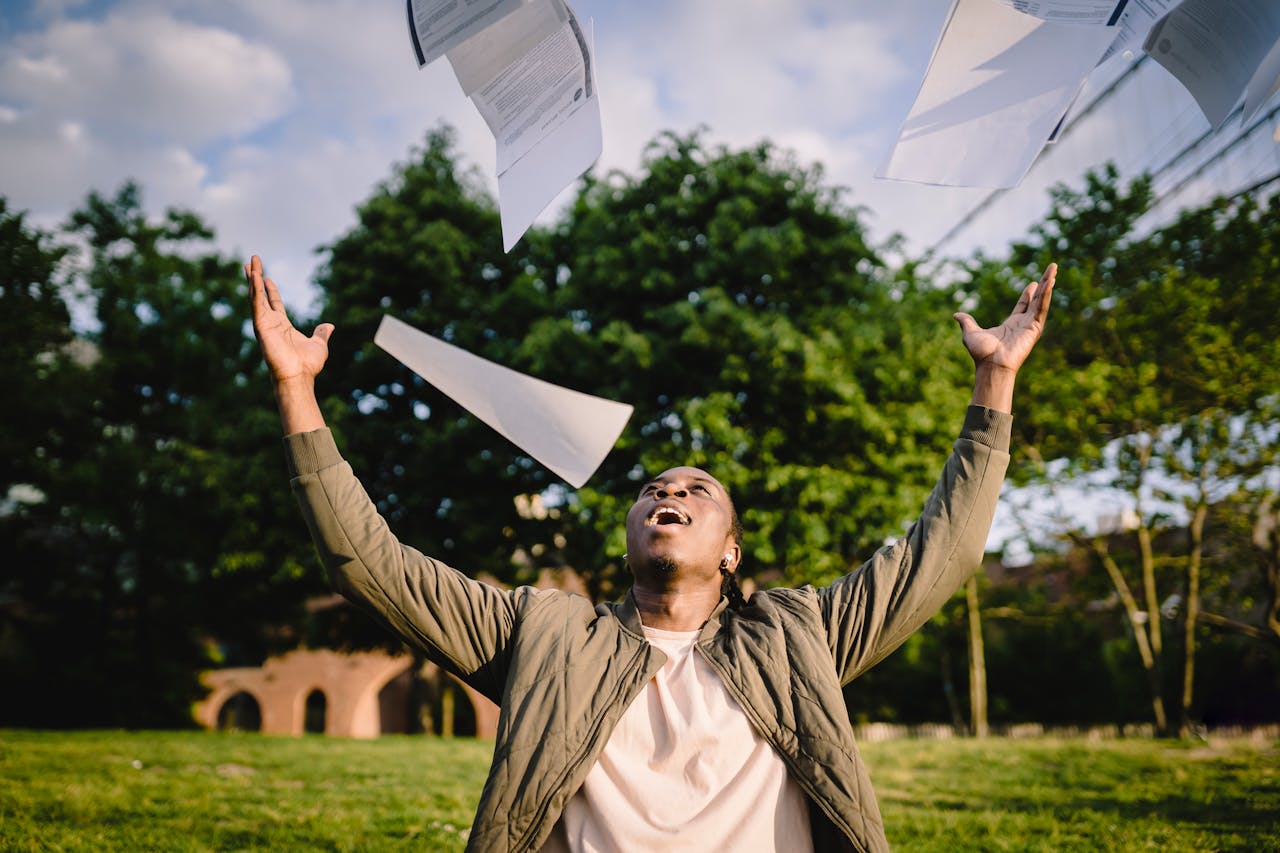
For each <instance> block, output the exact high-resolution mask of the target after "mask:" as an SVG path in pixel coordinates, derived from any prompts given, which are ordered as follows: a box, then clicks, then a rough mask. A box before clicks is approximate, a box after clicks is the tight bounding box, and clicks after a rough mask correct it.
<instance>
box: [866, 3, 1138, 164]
mask: <svg viewBox="0 0 1280 853" xmlns="http://www.w3.org/2000/svg"><path fill="white" fill-rule="evenodd" d="M1114 37H1115V31H1114V27H1106V26H1090V27H1084V26H1075V25H1067V24H1054V23H1047V22H1045V21H1041V20H1039V19H1037V18H1033V17H1031V16H1030V15H1024V14H1022V13H1021V12H1016V11H1014V10H1012V9H1009V8H1006V7H1005V6H1002V5H1000V4H999V3H993V2H992V0H955V2H954V3H953V5H952V7H951V11H950V13H949V14H948V16H947V20H946V23H945V25H944V26H943V30H942V35H941V36H940V37H939V39H938V44H937V45H936V46H935V47H934V50H933V58H932V59H931V60H930V61H929V68H928V70H927V71H926V72H925V78H924V82H923V83H922V84H921V86H920V92H919V94H918V95H917V96H916V100H915V103H914V104H913V105H912V107H911V112H910V114H908V116H907V119H906V121H905V122H903V125H902V131H901V133H900V134H899V136H898V141H897V144H896V145H895V146H894V148H893V150H892V151H891V152H890V153H889V156H888V158H887V160H886V162H885V163H884V165H883V166H882V167H881V169H880V171H879V172H878V173H877V175H876V176H877V177H881V178H891V179H894V180H901V181H915V182H918V183H925V184H941V185H945V186H963V187H991V188H997V187H1012V186H1016V185H1017V183H1018V182H1019V181H1020V180H1022V176H1023V175H1025V174H1026V172H1027V169H1029V168H1030V167H1031V164H1032V162H1033V161H1034V160H1035V158H1036V155H1038V154H1039V153H1040V149H1041V148H1043V147H1044V144H1045V141H1046V140H1047V139H1048V138H1049V136H1050V134H1051V133H1053V132H1054V129H1055V128H1056V127H1057V125H1058V123H1059V121H1060V120H1061V119H1062V117H1063V115H1064V114H1065V113H1066V111H1067V108H1068V107H1069V106H1070V105H1071V102H1072V99H1073V98H1074V97H1075V96H1076V93H1077V92H1078V91H1079V89H1080V84H1081V81H1083V80H1084V78H1085V76H1086V75H1087V74H1088V73H1089V71H1090V70H1091V69H1092V68H1093V67H1094V66H1095V65H1096V64H1097V61H1098V57H1099V56H1100V55H1101V54H1102V52H1103V51H1104V50H1106V48H1107V45H1108V44H1110V43H1111V41H1112V40H1113V39H1114Z"/></svg>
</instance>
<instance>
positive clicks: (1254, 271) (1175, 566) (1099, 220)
mask: <svg viewBox="0 0 1280 853" xmlns="http://www.w3.org/2000/svg"><path fill="white" fill-rule="evenodd" d="M1052 200H1053V205H1052V210H1051V212H1050V214H1049V216H1048V217H1047V218H1046V220H1045V221H1044V222H1043V223H1041V224H1039V225H1037V226H1035V227H1033V228H1032V231H1031V235H1030V238H1029V239H1028V240H1027V241H1026V242H1025V243H1022V244H1019V245H1017V246H1015V248H1014V251H1013V253H1012V257H1011V259H1009V260H1008V261H1007V262H1006V261H1000V262H981V261H980V262H978V263H975V264H974V265H973V267H972V274H973V276H972V281H971V282H970V284H969V286H968V293H967V296H968V297H969V298H971V299H973V300H974V301H976V302H977V303H978V304H980V305H995V304H999V303H1001V302H1003V301H1005V300H1007V299H1008V297H1009V295H1010V294H1011V293H1012V292H1013V291H1014V287H1015V286H1017V284H1018V283H1016V282H1015V281H1014V280H1013V279H1014V278H1015V276H1016V275H1018V274H1022V273H1028V274H1029V273H1030V272H1031V271H1032V270H1035V269H1039V268H1041V267H1043V266H1044V265H1045V264H1047V263H1048V262H1050V261H1057V262H1058V263H1059V264H1060V267H1061V270H1060V272H1059V275H1058V282H1059V284H1058V289H1057V290H1056V291H1055V307H1054V312H1053V315H1052V318H1051V322H1050V328H1049V332H1048V334H1047V335H1046V337H1045V339H1044V340H1043V341H1042V342H1041V343H1040V345H1039V347H1038V348H1037V351H1036V353H1035V355H1034V356H1033V360H1032V362H1031V364H1032V365H1034V369H1035V379H1034V380H1033V381H1031V382H1023V383H1021V384H1020V387H1019V405H1018V411H1019V418H1018V420H1017V421H1016V422H1015V428H1016V430H1017V436H1016V437H1015V441H1014V447H1015V453H1016V460H1017V464H1016V465H1015V476H1016V477H1018V478H1019V479H1020V480H1022V481H1024V482H1026V481H1036V482H1039V483H1041V484H1047V485H1049V486H1054V485H1058V484H1061V483H1062V482H1063V481H1066V480H1068V479H1071V478H1072V477H1077V479H1076V480H1075V481H1074V485H1075V486H1076V487H1077V488H1082V489H1084V490H1085V491H1086V493H1087V494H1088V493H1099V492H1107V491H1112V492H1114V491H1116V490H1118V491H1120V492H1121V493H1124V494H1126V495H1127V497H1128V500H1129V502H1130V504H1131V505H1132V506H1133V507H1134V508H1135V509H1136V512H1137V524H1136V530H1134V531H1133V532H1118V533H1116V534H1114V535H1110V536H1106V537H1095V536H1093V535H1092V534H1090V535H1087V536H1086V535H1084V534H1085V532H1086V531H1087V529H1088V528H1089V527H1090V526H1091V522H1092V521H1093V519H1084V520H1081V519H1076V520H1075V521H1074V522H1073V523H1072V528H1071V529H1069V530H1067V531H1065V532H1068V533H1070V534H1071V535H1072V536H1073V537H1074V540H1075V541H1076V542H1077V543H1079V544H1082V545H1083V544H1086V543H1092V547H1093V548H1094V550H1095V552H1097V553H1098V556H1099V557H1101V554H1102V552H1101V550H1100V549H1104V548H1105V550H1106V551H1108V552H1109V553H1110V554H1111V556H1113V557H1114V558H1115V560H1116V566H1117V567H1118V569H1119V571H1120V578H1121V580H1118V581H1116V587H1117V589H1118V590H1119V591H1120V593H1121V595H1122V596H1123V595H1125V594H1126V593H1127V592H1128V591H1129V590H1132V591H1133V599H1134V600H1135V601H1136V602H1137V607H1136V611H1140V612H1137V613H1136V615H1137V616H1145V617H1146V618H1145V621H1144V622H1142V627H1140V628H1138V629H1135V630H1136V631H1138V632H1139V633H1142V634H1145V635H1146V638H1147V639H1146V641H1145V642H1146V643H1147V644H1148V645H1149V647H1150V649H1151V653H1150V655H1149V657H1150V660H1149V661H1148V663H1147V664H1146V665H1147V668H1148V671H1149V672H1151V676H1150V677H1151V681H1152V684H1153V685H1156V686H1155V687H1153V688H1152V692H1153V694H1157V695H1158V694H1159V693H1160V692H1165V691H1167V687H1164V688H1163V689H1162V687H1161V686H1162V685H1168V686H1171V685H1172V684H1173V682H1174V681H1175V680H1176V679H1174V678H1173V677H1171V676H1172V673H1173V671H1174V668H1173V666H1172V664H1173V663H1175V662H1178V663H1180V662H1181V659H1179V658H1174V657H1173V656H1171V655H1169V654H1168V653H1167V652H1168V651H1169V650H1167V649H1162V645H1167V644H1164V643H1162V640H1163V636H1162V635H1163V634H1164V633H1166V631H1167V632H1168V633H1170V634H1172V633H1174V632H1173V631H1172V630H1168V629H1166V628H1165V627H1163V626H1162V622H1164V621H1165V620H1166V619H1167V618H1168V617H1167V615H1162V613H1161V607H1162V605H1161V603H1162V602H1165V601H1168V600H1171V599H1170V598H1169V596H1171V595H1177V596H1178V597H1179V598H1180V599H1181V600H1182V601H1183V602H1184V606H1183V607H1182V609H1181V611H1180V612H1179V614H1178V616H1179V620H1180V621H1181V619H1184V618H1185V614H1186V612H1187V607H1186V606H1185V602H1186V601H1187V600H1188V599H1191V600H1193V601H1194V602H1195V605H1196V607H1197V609H1198V608H1201V607H1204V608H1206V609H1208V608H1210V607H1212V608H1214V609H1216V610H1217V611H1218V613H1219V614H1225V615H1226V617H1228V621H1230V620H1231V619H1234V620H1237V622H1238V623H1241V624H1243V623H1251V624H1255V625H1256V624H1257V623H1259V622H1265V619H1264V618H1263V615H1262V614H1263V611H1264V610H1265V606H1264V604H1263V601H1262V599H1265V600H1267V601H1276V600H1280V590H1277V588H1276V582H1275V580H1274V577H1273V578H1272V579H1271V581H1270V588H1269V591H1267V592H1262V593H1259V594H1257V595H1256V596H1255V600H1256V601H1257V603H1256V605H1255V604H1253V603H1249V604H1247V605H1245V606H1241V605H1242V604H1243V603H1244V599H1242V598H1241V597H1240V596H1238V595H1236V594H1235V593H1236V592H1238V591H1239V590H1240V589H1241V588H1242V586H1247V587H1249V588H1251V589H1253V590H1255V591H1256V590H1257V589H1258V587H1259V586H1261V585H1263V584H1262V583H1261V581H1262V579H1263V577H1264V576H1265V573H1264V572H1263V571H1257V573H1256V574H1253V575H1252V577H1250V573H1251V572H1253V571H1256V570H1255V569H1254V566H1251V565H1250V563H1252V562H1253V557H1252V555H1251V551H1252V550H1253V549H1251V547H1250V538H1251V535H1252V530H1251V529H1250V525H1251V524H1252V523H1254V522H1256V520H1257V519H1258V517H1259V512H1261V511H1262V510H1263V508H1265V507H1266V506H1267V505H1268V504H1269V501H1270V500H1271V498H1270V497H1269V496H1270V495H1271V494H1273V493H1274V489H1275V485H1274V482H1275V480H1274V474H1275V464H1276V461H1277V460H1276V456H1275V445H1276V436H1277V434H1278V433H1280V406H1278V404H1280V396H1278V395H1277V389H1280V290H1278V289H1277V288H1276V287H1275V279H1276V273H1277V265H1280V257H1277V256H1276V254H1275V249H1276V246H1277V240H1278V239H1280V199H1277V197H1275V196H1273V197H1272V198H1271V199H1270V200H1269V201H1268V202H1266V203H1265V204H1264V203H1260V202H1258V201H1256V200H1255V199H1254V198H1252V197H1248V196H1246V197H1241V198H1237V199H1219V200H1217V201H1214V202H1212V203H1210V204H1209V205H1206V206H1205V207H1203V208H1200V209H1196V210H1190V211H1186V212H1184V213H1183V214H1182V215H1181V216H1180V217H1179V218H1178V219H1177V220H1176V221H1175V222H1173V223H1171V224H1169V225H1167V226H1164V227H1160V228H1158V229H1156V230H1149V226H1148V225H1147V224H1146V223H1145V221H1144V219H1143V214H1144V213H1145V212H1146V211H1147V209H1148V207H1149V206H1150V204H1151V202H1152V195H1151V188H1150V185H1149V183H1148V182H1147V181H1145V180H1138V181H1135V182H1133V183H1131V184H1130V185H1129V186H1127V187H1123V186H1121V185H1120V183H1119V181H1118V180H1117V176H1116V173H1115V170H1114V169H1108V170H1106V171H1105V172H1103V173H1100V174H1091V175H1089V176H1087V178H1086V181H1085V186H1084V188H1083V189H1081V190H1072V189H1069V188H1067V187H1059V188H1057V189H1055V190H1054V192H1053V194H1052ZM1011 271H1012V272H1011ZM1268 472H1270V474H1269V475H1268ZM1080 475H1085V476H1080ZM1086 505H1087V502H1086ZM1228 505H1230V506H1231V507H1232V508H1233V509H1232V510H1231V511H1228V512H1221V511H1216V510H1213V509H1212V508H1213V507H1226V506H1228ZM1198 509H1203V511H1205V512H1206V513H1207V518H1208V524H1207V525H1206V527H1205V529H1204V540H1203V543H1200V542H1199V541H1198V540H1197V539H1196V538H1194V537H1190V536H1188V535H1185V534H1180V533H1179V532H1178V531H1179V530H1180V529H1181V528H1184V527H1186V526H1187V525H1188V521H1189V519H1191V518H1193V517H1194V516H1195V514H1196V512H1197V510H1198ZM1233 516H1234V517H1235V518H1236V520H1237V521H1238V520H1240V519H1247V520H1248V521H1247V522H1246V523H1245V524H1244V525H1241V524H1239V523H1235V522H1233V521H1231V520H1230V519H1231V518H1232V517H1233ZM1041 533H1042V534H1043V533H1044V531H1042V532H1041ZM1144 542H1150V543H1154V544H1153V548H1154V550H1147V549H1146V548H1145V547H1144V544H1143V543H1144ZM1233 543H1234V544H1233ZM1200 557H1203V558H1204V562H1203V566H1202V568H1200V569H1196V570H1195V573H1194V574H1193V572H1192V569H1193V567H1195V566H1198V565H1199V563H1198V562H1197V560H1199V559H1200ZM1241 557H1244V559H1241ZM1101 572H1102V569H1101V566H1099V567H1098V573H1099V574H1101ZM1193 577H1194V578H1195V579H1194V580H1193ZM1201 592H1203V595H1204V596H1205V598H1204V601H1203V602H1201V601H1200V595H1201ZM1117 612H1119V613H1121V614H1123V612H1124V611H1121V610H1117ZM1129 618H1130V619H1133V618H1134V616H1133V615H1132V614H1131V615H1130V617H1129ZM1172 627H1173V626H1172V625H1170V626H1169V628H1172ZM1179 627H1181V626H1179ZM1246 627H1248V626H1247V625H1246ZM1179 633H1181V632H1179ZM1200 633H1201V634H1203V629H1202V630H1201V632H1200ZM1140 639H1141V638H1140ZM1182 645H1183V643H1182V642H1181V641H1177V642H1175V643H1174V646H1175V650H1176V651H1178V652H1181V651H1182V648H1181V646H1182ZM1264 654H1267V652H1264ZM1271 654H1272V656H1273V657H1274V651H1273V652H1272V653H1271ZM1270 669H1271V671H1272V672H1273V673H1274V671H1275V667H1274V666H1272V667H1270ZM1271 677H1272V679H1274V678H1275V676H1274V675H1272V676H1271ZM1178 685H1179V687H1180V686H1181V681H1178ZM1168 692H1169V695H1172V691H1168ZM1262 692H1263V693H1266V694H1268V695H1270V693H1271V692H1273V691H1272V688H1271V686H1270V685H1268V686H1266V687H1265V688H1264V689H1263V690H1262ZM1202 693H1203V692H1202ZM1197 704H1198V703H1197Z"/></svg>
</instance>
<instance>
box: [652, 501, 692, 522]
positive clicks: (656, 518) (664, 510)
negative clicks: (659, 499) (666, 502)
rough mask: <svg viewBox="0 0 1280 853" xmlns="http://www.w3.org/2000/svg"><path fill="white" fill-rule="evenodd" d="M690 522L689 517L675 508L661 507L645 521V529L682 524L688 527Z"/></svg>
mask: <svg viewBox="0 0 1280 853" xmlns="http://www.w3.org/2000/svg"><path fill="white" fill-rule="evenodd" d="M689 521H690V518H689V516H687V515H685V514H684V513H683V512H681V511H680V510H678V509H676V508H675V507H673V506H660V507H658V508H657V509H655V510H654V511H653V512H651V513H649V517H648V518H646V519H645V520H644V524H645V527H653V526H654V525H659V524H680V525H687V524H688V523H689Z"/></svg>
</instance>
